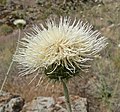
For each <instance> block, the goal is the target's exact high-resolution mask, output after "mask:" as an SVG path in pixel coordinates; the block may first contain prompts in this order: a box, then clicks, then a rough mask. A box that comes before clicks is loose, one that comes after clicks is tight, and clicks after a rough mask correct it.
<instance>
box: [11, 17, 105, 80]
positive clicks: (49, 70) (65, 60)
mask: <svg viewBox="0 0 120 112" xmlns="http://www.w3.org/2000/svg"><path fill="white" fill-rule="evenodd" d="M92 28H93V27H92V26H91V25H89V24H88V23H83V22H82V21H77V20H76V19H75V20H74V21H73V22H72V21H71V19H70V18H67V17H66V18H62V17H61V18H60V21H59V22H58V23H57V22H55V20H48V21H47V22H46V24H45V26H43V25H42V24H41V27H38V26H34V27H33V31H32V32H31V33H26V36H25V37H24V38H22V40H21V41H20V44H21V46H20V47H19V49H18V50H17V53H16V54H15V55H14V58H13V60H14V61H16V62H18V63H19V65H20V67H19V68H20V70H21V72H20V73H21V74H30V73H33V72H34V71H36V70H38V69H40V68H45V73H46V74H47V76H48V77H49V78H51V79H55V80H58V79H60V78H61V77H62V78H63V79H64V78H68V79H69V78H71V77H72V76H75V73H78V71H79V70H85V69H86V68H88V65H86V64H87V61H89V60H93V58H94V56H95V55H96V54H97V53H99V52H100V51H101V50H102V49H103V48H104V47H105V46H106V44H107V43H106V39H105V38H104V37H101V36H100V33H99V32H98V31H93V30H92ZM60 71H61V72H62V73H61V75H60ZM58 72H59V73H58ZM63 72H65V73H63ZM56 74H57V75H56Z"/></svg>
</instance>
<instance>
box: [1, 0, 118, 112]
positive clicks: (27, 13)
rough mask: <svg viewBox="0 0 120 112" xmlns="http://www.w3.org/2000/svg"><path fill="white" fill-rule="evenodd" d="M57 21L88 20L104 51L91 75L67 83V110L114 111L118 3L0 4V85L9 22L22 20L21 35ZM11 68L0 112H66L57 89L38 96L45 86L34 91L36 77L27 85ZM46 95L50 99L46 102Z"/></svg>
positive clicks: (22, 0) (12, 37)
mask: <svg viewBox="0 0 120 112" xmlns="http://www.w3.org/2000/svg"><path fill="white" fill-rule="evenodd" d="M1 1H5V2H4V3H3V2H1ZM60 16H70V17H71V18H74V17H77V18H80V19H81V20H83V21H88V22H89V23H91V24H93V26H94V28H95V29H98V30H100V31H101V33H102V34H103V35H104V36H106V37H107V38H108V42H109V45H108V47H107V50H105V51H103V54H101V56H100V57H98V59H97V60H96V61H95V63H93V65H92V66H93V67H92V70H91V71H90V72H89V73H88V74H83V76H84V78H81V79H80V78H79V79H78V78H75V79H74V80H72V81H71V82H70V84H69V90H70V94H71V95H72V96H71V102H72V108H73V111H74V112H109V109H108V108H111V110H112V112H120V94H119V93H120V88H119V86H118V87H117V86H116V83H117V81H118V83H117V85H119V84H120V83H119V82H120V81H119V80H118V79H120V78H119V76H118V74H120V63H119V62H120V55H119V54H120V50H119V48H118V46H117V45H118V44H120V0H48V1H46V0H0V85H1V84H2V81H3V79H4V75H5V73H6V71H7V69H8V66H9V64H10V62H11V57H12V55H13V53H14V51H15V47H16V41H17V36H18V29H17V28H16V26H14V25H13V21H14V20H16V19H19V18H22V19H24V20H25V21H26V22H27V24H26V26H25V27H24V29H23V31H26V30H29V29H30V28H31V25H32V24H37V23H41V22H42V23H43V21H45V20H46V19H48V18H51V17H53V18H54V17H55V18H57V17H60ZM23 31H22V32H21V37H22V36H23ZM99 59H100V60H99ZM15 67H16V65H14V66H13V68H12V70H11V72H10V75H9V77H8V81H7V83H6V85H5V88H4V91H9V92H3V93H1V94H0V112H38V110H39V112H66V108H65V107H66V106H65V101H64V97H60V96H63V94H62V92H61V91H62V90H61V86H60V87H59V88H58V89H55V90H54V91H52V90H51V87H49V88H48V91H47V92H44V89H43V88H44V87H46V85H42V87H39V88H37V90H36V89H34V87H35V85H36V82H37V81H38V80H37V79H39V77H38V78H37V79H36V80H35V82H33V84H31V85H28V83H29V82H30V80H31V77H24V78H18V74H17V69H16V68H15ZM115 90H117V92H116V91H115ZM112 94H113V95H114V96H113V95H112ZM52 95H53V96H54V95H55V96H56V97H55V98H54V97H50V96H52ZM111 96H112V97H111ZM112 98H113V99H112ZM110 101H111V102H112V104H111V105H112V106H111V107H110ZM107 109H108V110H107Z"/></svg>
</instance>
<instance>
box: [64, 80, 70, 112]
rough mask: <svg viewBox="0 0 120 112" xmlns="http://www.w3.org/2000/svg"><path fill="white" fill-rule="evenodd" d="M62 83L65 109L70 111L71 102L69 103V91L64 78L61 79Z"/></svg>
mask: <svg viewBox="0 0 120 112" xmlns="http://www.w3.org/2000/svg"><path fill="white" fill-rule="evenodd" d="M62 84H63V89H64V95H65V100H66V107H67V111H68V112H72V108H71V104H70V98H69V92H68V88H67V85H66V82H65V81H64V80H62Z"/></svg>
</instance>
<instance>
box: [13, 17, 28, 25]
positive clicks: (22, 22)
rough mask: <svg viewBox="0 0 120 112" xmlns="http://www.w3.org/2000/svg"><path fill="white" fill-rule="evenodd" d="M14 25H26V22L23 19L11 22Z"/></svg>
mask: <svg viewBox="0 0 120 112" xmlns="http://www.w3.org/2000/svg"><path fill="white" fill-rule="evenodd" d="M13 24H14V25H19V24H21V25H23V26H24V25H26V21H25V20H24V19H16V20H15V21H14V22H13Z"/></svg>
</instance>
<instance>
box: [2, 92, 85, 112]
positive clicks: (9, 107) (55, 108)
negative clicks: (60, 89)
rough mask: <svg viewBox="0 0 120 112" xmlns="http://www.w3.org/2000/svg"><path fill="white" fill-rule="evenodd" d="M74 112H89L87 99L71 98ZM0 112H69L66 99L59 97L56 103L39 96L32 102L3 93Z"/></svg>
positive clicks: (50, 98)
mask: <svg viewBox="0 0 120 112" xmlns="http://www.w3.org/2000/svg"><path fill="white" fill-rule="evenodd" d="M70 98H71V102H72V110H73V112H87V99H86V98H81V97H79V96H71V97H70ZM0 112H67V110H66V108H65V98H64V96H63V97H58V98H57V99H56V101H55V99H53V98H52V97H43V96H39V97H37V98H35V99H33V101H31V102H27V103H25V100H24V99H23V98H22V97H20V96H19V95H15V94H10V93H6V92H2V93H1V94H0Z"/></svg>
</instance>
